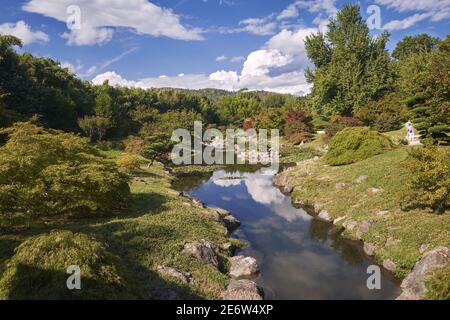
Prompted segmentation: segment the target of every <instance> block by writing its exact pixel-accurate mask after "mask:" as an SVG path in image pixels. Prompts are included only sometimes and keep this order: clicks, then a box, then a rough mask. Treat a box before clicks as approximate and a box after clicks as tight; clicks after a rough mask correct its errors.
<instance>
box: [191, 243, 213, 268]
mask: <svg viewBox="0 0 450 320" xmlns="http://www.w3.org/2000/svg"><path fill="white" fill-rule="evenodd" d="M183 252H187V253H190V254H192V255H193V256H194V257H196V258H197V259H198V260H200V261H201V262H203V263H207V264H212V265H213V266H215V267H216V268H218V267H219V257H218V256H217V253H216V250H215V247H214V246H213V245H212V244H211V243H210V242H208V241H206V240H202V242H201V243H198V242H189V243H186V244H185V245H184V247H183Z"/></svg>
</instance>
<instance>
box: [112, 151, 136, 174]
mask: <svg viewBox="0 0 450 320" xmlns="http://www.w3.org/2000/svg"><path fill="white" fill-rule="evenodd" d="M141 162H142V161H141V159H140V158H139V157H137V156H133V155H125V156H123V157H120V158H119V159H117V161H116V164H117V167H118V168H119V170H120V171H123V172H125V173H133V172H136V171H138V170H139V168H140V165H141Z"/></svg>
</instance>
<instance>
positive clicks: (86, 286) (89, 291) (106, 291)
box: [2, 264, 201, 300]
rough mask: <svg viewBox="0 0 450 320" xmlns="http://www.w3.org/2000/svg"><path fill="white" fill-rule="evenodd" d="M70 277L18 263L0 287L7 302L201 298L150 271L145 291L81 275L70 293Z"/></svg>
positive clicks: (134, 283)
mask: <svg viewBox="0 0 450 320" xmlns="http://www.w3.org/2000/svg"><path fill="white" fill-rule="evenodd" d="M70 276H71V275H70V274H67V273H66V272H64V271H63V270H50V269H42V268H39V267H36V266H31V265H27V264H18V265H17V266H16V269H15V271H14V275H13V276H12V277H11V278H10V279H8V280H9V281H8V283H7V285H6V287H5V286H4V287H3V288H2V290H3V292H2V294H3V295H5V298H6V299H12V300H139V299H165V300H179V299H181V298H185V299H201V298H200V297H198V296H197V295H196V294H195V293H193V292H192V290H191V289H190V288H188V287H187V286H181V285H178V284H175V283H171V282H168V281H166V280H164V279H162V278H161V277H160V276H159V275H158V274H156V273H154V272H151V277H152V283H153V284H154V286H153V287H152V288H151V289H150V290H149V291H146V288H145V287H139V288H138V287H136V285H137V282H136V281H124V282H122V283H105V282H104V281H99V280H98V279H92V278H90V277H83V274H81V289H80V290H69V289H68V288H67V279H68V277H70ZM127 280H128V279H127ZM138 286H139V285H138Z"/></svg>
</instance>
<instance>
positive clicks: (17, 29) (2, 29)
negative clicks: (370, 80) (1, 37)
mask: <svg viewBox="0 0 450 320" xmlns="http://www.w3.org/2000/svg"><path fill="white" fill-rule="evenodd" d="M0 33H1V34H7V35H12V36H15V37H17V38H19V39H21V40H22V42H23V44H24V45H27V44H30V43H33V42H48V41H49V40H50V38H49V36H48V35H47V34H46V33H44V32H42V31H33V30H31V28H30V26H29V25H28V24H26V23H25V21H22V20H21V21H17V22H16V23H3V24H0Z"/></svg>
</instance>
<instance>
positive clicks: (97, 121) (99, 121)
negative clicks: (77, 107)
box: [78, 116, 111, 141]
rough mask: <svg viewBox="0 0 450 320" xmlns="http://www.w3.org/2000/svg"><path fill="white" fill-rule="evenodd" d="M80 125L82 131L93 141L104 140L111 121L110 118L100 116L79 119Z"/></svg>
mask: <svg viewBox="0 0 450 320" xmlns="http://www.w3.org/2000/svg"><path fill="white" fill-rule="evenodd" d="M78 125H79V127H80V129H81V130H83V132H84V133H85V134H86V135H87V136H88V137H89V138H91V141H95V140H103V138H104V137H105V135H106V131H107V130H108V129H109V128H110V126H111V121H110V120H109V119H108V118H103V117H99V116H85V117H84V118H80V119H78Z"/></svg>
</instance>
